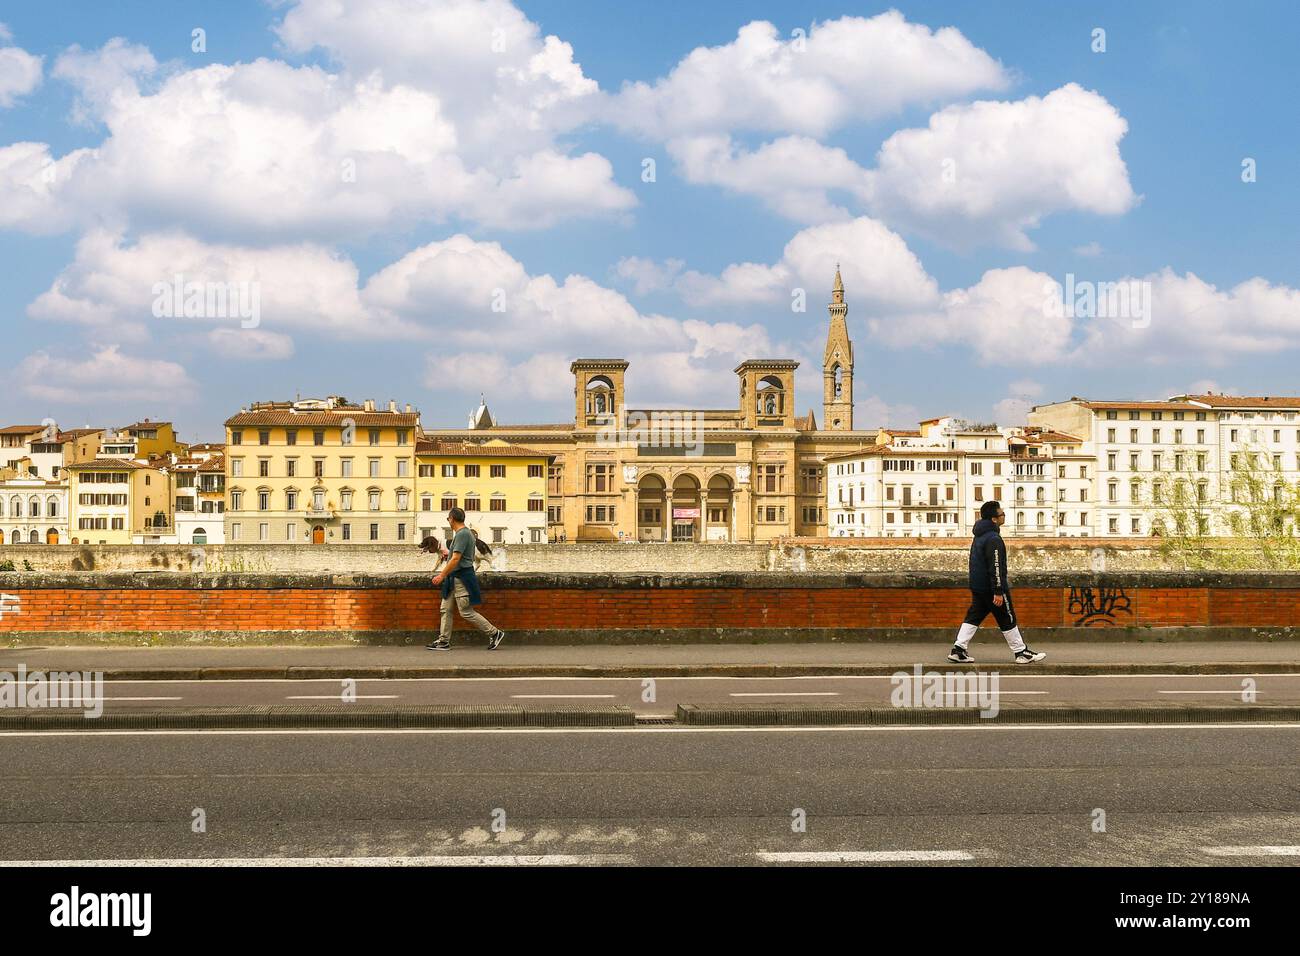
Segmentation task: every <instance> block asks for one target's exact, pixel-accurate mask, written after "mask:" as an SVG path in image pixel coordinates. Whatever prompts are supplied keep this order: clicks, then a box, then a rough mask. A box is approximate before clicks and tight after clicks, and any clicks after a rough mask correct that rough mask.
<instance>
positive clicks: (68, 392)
mask: <svg viewBox="0 0 1300 956" xmlns="http://www.w3.org/2000/svg"><path fill="white" fill-rule="evenodd" d="M59 9H60V14H59V15H58V16H52V15H51V14H50V13H49V12H48V8H45V9H42V8H40V7H38V6H35V5H29V4H18V3H0V23H3V24H4V27H5V29H4V32H2V33H0V256H3V258H4V261H5V269H4V270H3V272H2V273H0V314H2V315H3V316H4V321H5V322H6V324H7V326H8V328H7V330H6V331H7V333H8V334H7V341H8V342H9V344H10V348H9V349H8V350H7V351H6V360H5V361H6V364H7V366H8V368H7V371H8V374H7V376H6V378H7V381H8V382H9V383H10V388H9V389H7V390H6V395H5V399H4V408H5V414H4V416H3V417H4V418H6V419H7V420H8V421H9V422H28V421H39V420H41V419H42V418H44V417H46V416H51V417H54V418H56V419H57V420H58V421H59V422H60V423H61V424H64V425H67V426H80V425H83V424H87V423H89V424H94V425H121V424H125V423H126V422H128V421H132V420H135V419H136V418H137V417H143V416H149V417H154V418H170V419H172V420H174V421H176V422H177V423H178V425H179V426H180V429H181V433H182V437H184V438H186V439H188V440H199V439H211V438H218V437H219V436H220V430H219V429H220V423H221V421H222V420H223V419H224V418H225V417H227V416H228V415H229V414H231V413H233V412H234V411H236V410H237V409H238V407H239V406H240V405H241V404H245V403H247V402H249V401H252V400H257V399H268V398H283V397H286V396H291V395H293V394H295V393H301V394H303V395H323V394H327V393H335V394H344V395H346V396H348V397H350V398H353V399H359V398H364V397H374V398H376V399H378V400H381V401H383V400H387V399H389V398H394V399H396V400H398V401H399V402H408V401H409V402H411V403H413V404H415V405H416V406H417V407H419V408H420V409H421V410H422V412H423V413H424V418H425V421H426V423H428V424H431V425H446V424H460V423H462V422H463V420H464V418H465V415H466V412H467V411H468V409H469V408H470V407H471V406H472V405H473V404H475V403H476V401H477V398H478V393H479V392H484V393H486V395H487V398H488V401H489V404H490V405H491V406H492V407H493V409H494V411H496V412H497V414H498V417H499V418H502V419H504V420H507V421H519V422H535V421H551V420H556V421H558V420H562V419H563V418H565V417H566V416H567V415H568V414H570V409H571V407H572V382H571V379H570V378H569V376H568V367H567V366H568V361H569V360H570V359H572V358H574V357H577V356H579V355H597V356H605V355H618V356H622V357H625V358H628V359H629V360H631V361H632V363H633V364H632V367H631V369H630V370H629V373H628V389H629V399H630V400H631V401H632V402H633V403H634V404H638V405H646V404H651V403H661V404H665V405H677V406H680V405H700V406H703V407H725V406H727V405H734V403H735V400H736V398H735V392H736V387H735V378H734V376H733V375H732V374H731V369H732V368H733V367H734V366H735V364H736V363H737V362H738V361H739V360H740V359H743V358H746V357H762V356H764V355H774V356H791V357H795V358H797V359H799V360H800V361H801V362H803V363H804V364H803V366H802V367H801V371H800V377H799V379H798V386H797V387H798V390H799V396H798V398H797V403H798V405H799V407H800V409H803V408H805V407H814V408H817V409H818V411H820V409H819V403H820V398H819V396H820V388H819V377H818V374H817V373H818V372H819V365H820V353H821V346H822V342H823V338H824V334H825V324H826V311H825V303H826V302H827V301H828V300H829V288H830V281H831V277H832V274H833V270H834V266H835V262H836V261H837V260H839V261H842V262H843V264H844V277H845V283H846V286H847V287H848V293H847V298H848V301H849V306H850V312H849V318H850V333H851V335H852V336H853V338H854V342H855V348H856V352H857V360H858V367H857V372H856V382H855V386H856V387H855V398H856V400H857V402H858V411H857V423H858V425H859V426H861V427H867V426H875V425H878V424H886V423H889V424H893V425H896V426H898V425H906V424H908V423H910V422H912V421H914V420H915V419H916V418H918V417H930V416H933V415H938V414H948V413H952V414H961V415H967V416H971V417H976V418H980V419H988V418H997V419H998V420H999V421H1001V422H1002V423H1004V424H1015V423H1016V422H1017V421H1018V420H1019V418H1018V416H1020V415H1023V411H1024V408H1025V407H1026V406H1027V404H1029V403H1034V402H1046V401H1053V400H1057V399H1060V398H1067V397H1069V396H1070V395H1074V394H1079V395H1088V396H1091V397H1115V398H1121V397H1122V398H1149V397H1157V396H1162V395H1164V394H1166V393H1172V392H1177V391H1184V390H1200V389H1205V388H1213V389H1214V390H1224V391H1228V392H1238V393H1243V394H1284V393H1285V394H1296V393H1297V392H1298V391H1300V389H1297V387H1296V383H1295V376H1294V373H1293V372H1292V367H1293V365H1294V357H1295V354H1296V353H1295V350H1296V347H1297V346H1298V345H1300V293H1297V291H1296V290H1297V288H1300V257H1298V256H1297V254H1296V253H1297V240H1296V236H1297V231H1296V221H1297V213H1298V212H1300V185H1298V182H1297V162H1298V160H1297V156H1300V148H1298V147H1300V123H1297V122H1296V121H1297V118H1298V117H1297V112H1298V111H1300V106H1297V104H1296V101H1295V98H1294V96H1293V90H1294V81H1293V77H1292V75H1291V69H1290V66H1289V64H1291V63H1292V62H1293V61H1294V51H1295V49H1296V45H1297V41H1298V40H1300V29H1297V26H1298V25H1300V13H1297V9H1296V8H1295V7H1294V5H1292V4H1286V3H1280V2H1279V3H1263V2H1259V3H1244V4H1240V5H1235V6H1232V7H1228V6H1225V5H1220V4H1212V3H1187V2H1180V3H1154V2H1153V3H1144V4H1137V5H1134V4H1124V3H1095V4H1089V5H1086V6H1085V5H1069V6H1068V7H1067V6H1066V5H1058V4H1044V3H1029V2H1026V3H1010V2H1008V3H995V4H981V5H972V4H964V3H938V2H934V3H900V4H895V5H892V6H891V5H877V4H861V3H858V4H845V5H834V4H824V3H818V4H816V5H808V4H803V3H778V2H765V3H744V4H740V3H734V4H733V3H725V4H724V3H714V4H696V3H674V2H664V3H660V4H654V5H627V4H604V3H586V2H577V0H546V2H531V3H530V2H517V3H514V4H511V3H509V2H507V0H482V2H480V0H437V2H435V0H428V2H424V0H371V2H369V3H350V2H345V3H341V4H337V3H326V2H324V0H285V2H281V3H274V4H268V3H261V2H251V0H248V2H231V3H223V4H203V3H188V2H156V3H149V2H139V3H132V4H99V3H89V2H81V3H66V4H63V5H61V6H60V8H59ZM890 11H895V12H892V13H891V12H890ZM764 23H767V24H770V25H771V26H770V27H765V26H764V25H763V24H764ZM195 28H202V29H203V30H204V31H205V39H206V50H204V51H201V52H195V51H194V50H192V48H191V46H192V34H191V31H192V30H193V29H195ZM1096 28H1101V29H1104V30H1105V47H1106V48H1105V51H1104V52H1094V50H1093V49H1092V47H1093V45H1094V39H1093V31H1094V30H1095V29H1096ZM796 30H802V31H803V34H802V36H799V35H798V34H796V33H795V32H794V31H796ZM493 31H498V32H497V33H495V34H494V32H493ZM633 84H636V85H635V86H633ZM1247 158H1249V159H1252V160H1254V163H1255V173H1256V175H1255V181H1254V182H1243V180H1242V162H1243V160H1245V159H1247ZM647 159H651V160H653V161H654V163H655V177H654V181H653V182H645V181H643V168H644V165H643V164H644V162H645V160H647ZM349 162H350V163H352V164H353V165H352V167H351V168H352V169H353V170H354V175H353V178H352V179H351V180H349V179H348V178H347V177H346V176H345V175H343V174H342V173H341V172H340V170H341V169H343V168H344V164H347V163H349ZM945 175H946V176H947V178H946V179H945V178H943V177H944V176H945ZM746 264H748V265H746ZM178 272H179V273H181V274H182V275H183V276H184V277H185V278H186V281H189V280H195V281H198V282H201V283H225V282H252V283H256V284H257V288H258V290H259V294H260V314H259V316H258V319H257V324H256V326H255V327H244V326H246V325H247V324H248V323H247V322H243V323H241V321H240V320H239V317H238V316H230V315H227V314H204V315H199V316H191V317H189V318H184V317H175V318H173V317H168V316H161V317H159V316H156V315H155V314H154V311H155V310H154V309H153V306H154V304H155V299H156V290H155V288H154V284H155V283H156V282H159V281H170V279H171V277H172V276H173V275H175V274H176V273H178ZM1069 274H1072V275H1073V276H1075V277H1076V279H1077V280H1079V281H1085V282H1086V281H1091V282H1108V281H1116V280H1120V279H1130V278H1131V279H1133V280H1135V281H1137V282H1139V283H1144V284H1145V287H1146V288H1147V289H1148V290H1149V292H1150V295H1151V307H1150V314H1149V316H1147V317H1146V320H1149V321H1144V320H1143V319H1142V317H1140V316H1139V317H1138V319H1137V321H1135V320H1134V318H1133V316H1130V315H1127V314H1126V315H1121V316H1112V317H1107V316H1095V317H1080V318H1076V319H1073V320H1071V319H1063V318H1061V317H1060V316H1059V315H1052V314H1050V310H1048V309H1046V308H1045V307H1044V305H1043V304H1042V300H1043V299H1044V298H1048V297H1050V296H1045V295H1044V292H1050V290H1051V289H1053V288H1055V287H1054V286H1053V285H1052V284H1053V283H1057V284H1064V283H1065V282H1066V276H1067V275H1069ZM799 289H803V290H804V291H805V294H806V298H807V310H806V311H804V312H794V311H792V310H791V301H792V296H793V295H794V294H795V292H796V290H799ZM1052 294H1054V293H1052ZM494 304H495V305H496V308H495V309H494ZM805 373H806V374H805Z"/></svg>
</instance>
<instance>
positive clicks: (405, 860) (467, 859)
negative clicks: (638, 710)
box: [0, 853, 633, 867]
mask: <svg viewBox="0 0 1300 956" xmlns="http://www.w3.org/2000/svg"><path fill="white" fill-rule="evenodd" d="M632 862H633V857H631V856H628V855H626V854H621V853H592V854H587V855H582V854H574V853H543V854H535V855H522V854H504V853H503V854H492V855H489V854H484V855H480V856H458V855H449V856H322V857H315V856H306V857H215V858H213V859H207V860H205V859H186V860H169V859H165V858H151V859H141V860H0V867H16V866H24V867H26V866H32V867H66V866H92V867H98V866H122V867H154V866H167V867H171V866H181V867H190V866H193V867H227V866H238V867H245V866H349V867H350V866H586V865H593V864H599V863H607V864H608V863H613V864H628V863H632Z"/></svg>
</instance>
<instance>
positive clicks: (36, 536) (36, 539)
mask: <svg viewBox="0 0 1300 956" xmlns="http://www.w3.org/2000/svg"><path fill="white" fill-rule="evenodd" d="M27 540H28V542H29V543H31V544H40V543H41V533H40V532H39V531H36V530H35V529H33V530H32V533H31V534H29V535H28V536H27Z"/></svg>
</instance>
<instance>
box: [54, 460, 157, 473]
mask: <svg viewBox="0 0 1300 956" xmlns="http://www.w3.org/2000/svg"><path fill="white" fill-rule="evenodd" d="M140 468H146V469H149V468H152V466H150V465H143V464H141V463H140V462H138V461H132V460H131V459H129V458H96V459H95V460H94V461H83V462H80V463H79V464H76V465H66V466H64V469H63V470H64V471H135V470H137V469H140Z"/></svg>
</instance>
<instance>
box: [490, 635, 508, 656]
mask: <svg viewBox="0 0 1300 956" xmlns="http://www.w3.org/2000/svg"><path fill="white" fill-rule="evenodd" d="M505 639H506V632H505V631H497V632H496V633H495V634H493V635H492V636H491V637H489V638H488V650H489V651H495V650H496V649H497V648H498V647H500V646H501V642H502V641H504V640H505Z"/></svg>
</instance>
